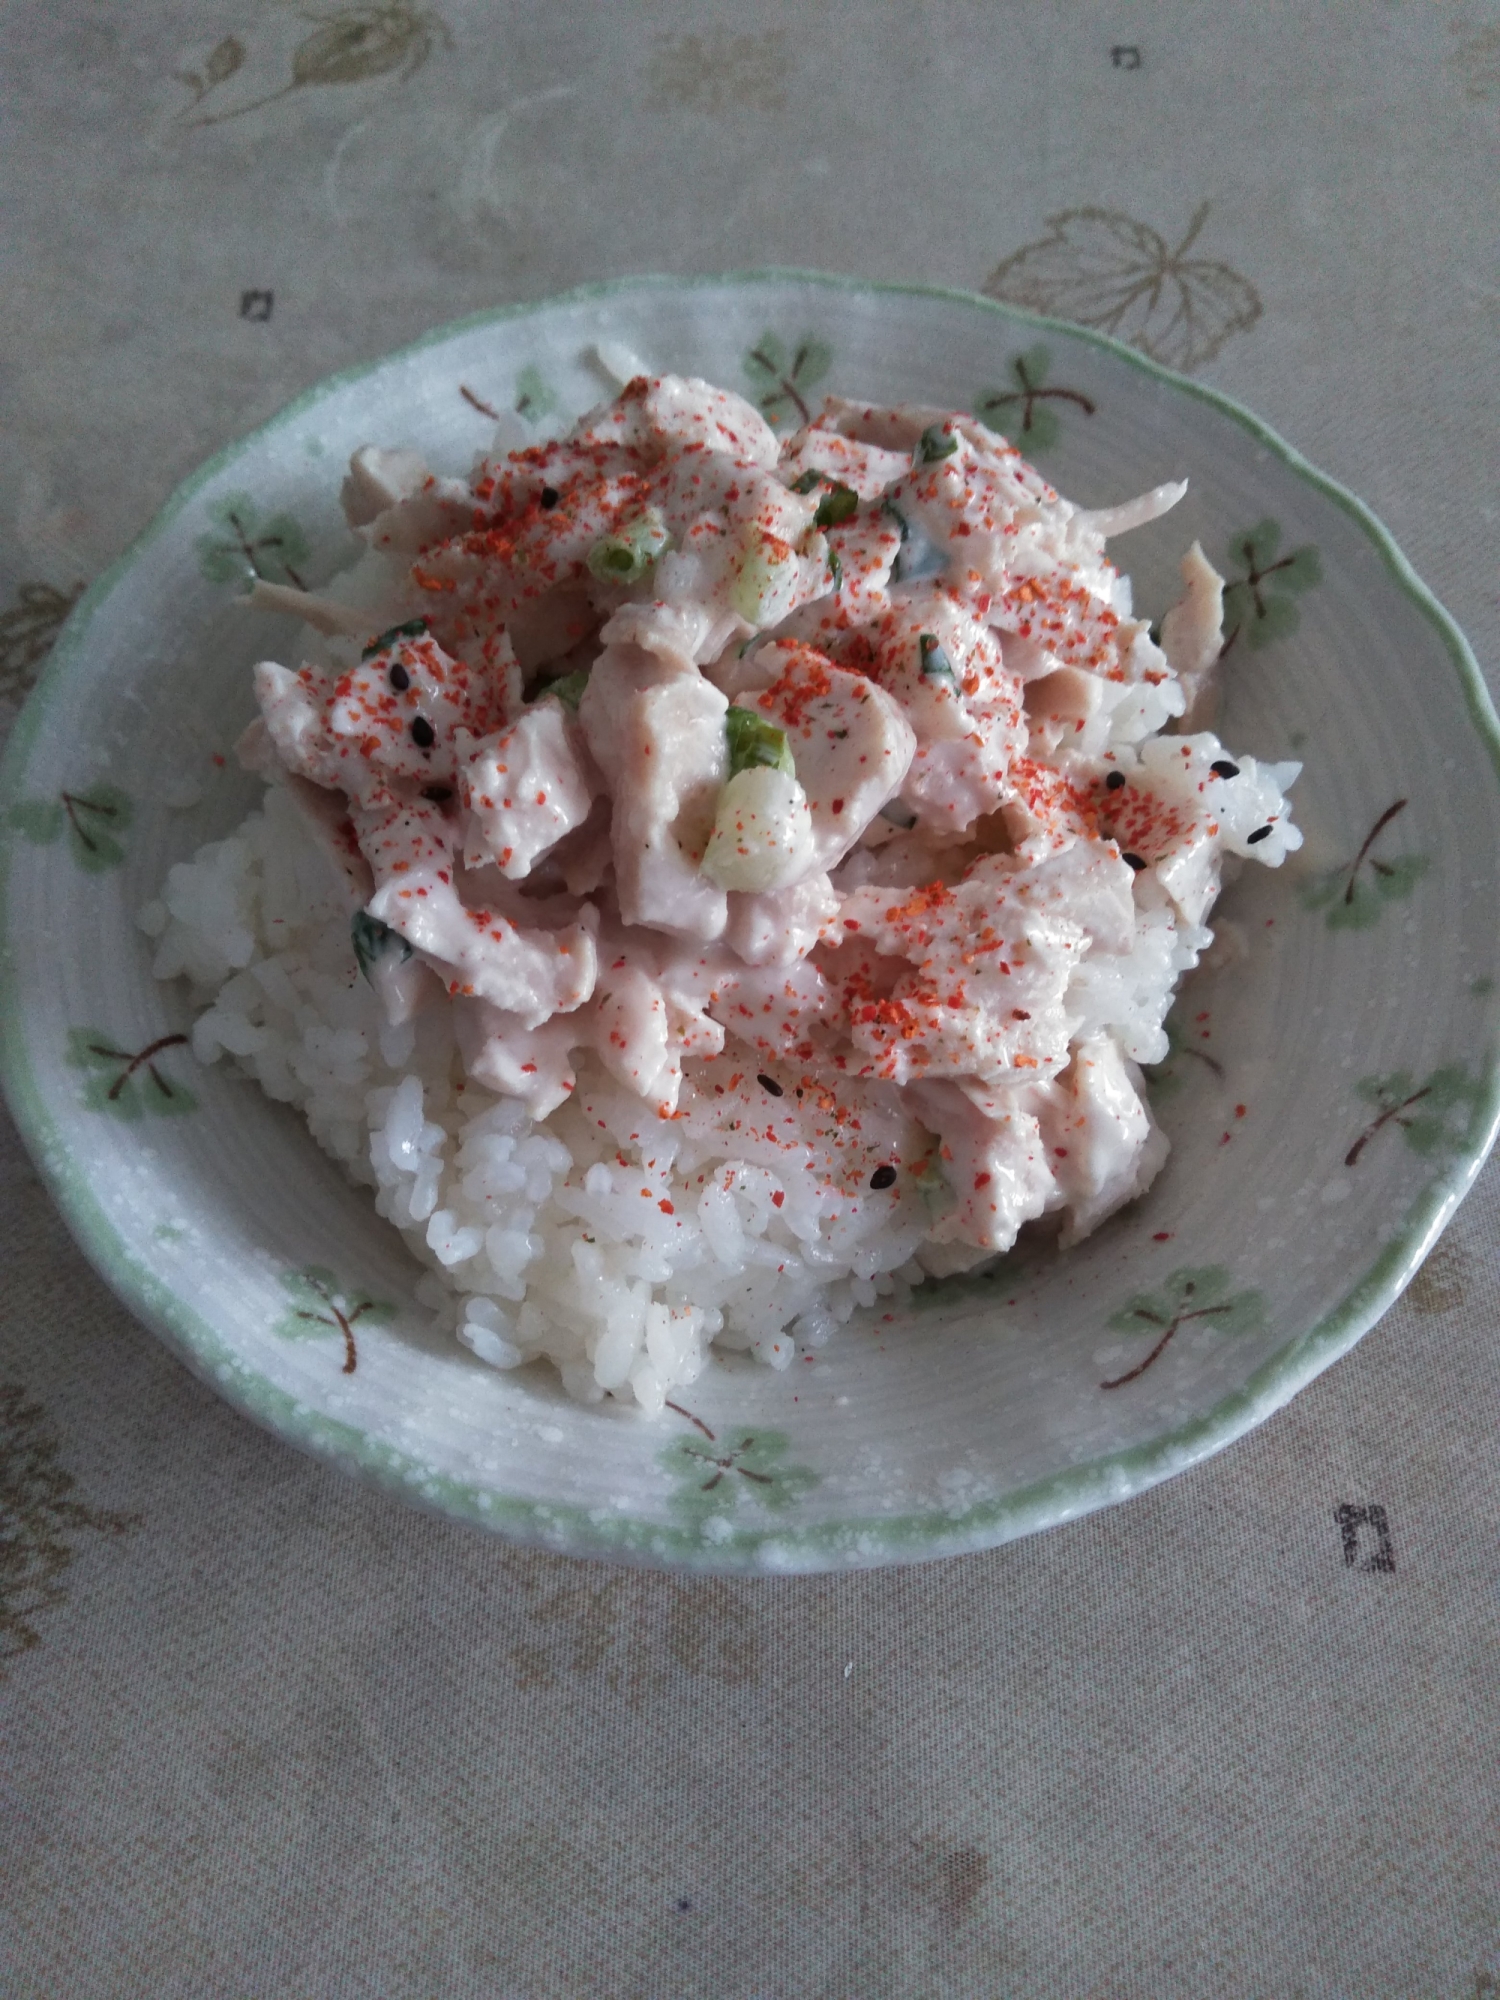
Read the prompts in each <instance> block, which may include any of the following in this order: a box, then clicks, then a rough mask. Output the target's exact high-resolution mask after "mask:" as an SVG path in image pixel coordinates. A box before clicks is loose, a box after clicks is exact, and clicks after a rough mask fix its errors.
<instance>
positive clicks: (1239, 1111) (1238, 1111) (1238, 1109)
mask: <svg viewBox="0 0 1500 2000" xmlns="http://www.w3.org/2000/svg"><path fill="white" fill-rule="evenodd" d="M1234 1115H1235V1117H1236V1118H1243V1117H1244V1115H1245V1106H1244V1105H1243V1104H1237V1105H1236V1106H1235V1107H1234Z"/></svg>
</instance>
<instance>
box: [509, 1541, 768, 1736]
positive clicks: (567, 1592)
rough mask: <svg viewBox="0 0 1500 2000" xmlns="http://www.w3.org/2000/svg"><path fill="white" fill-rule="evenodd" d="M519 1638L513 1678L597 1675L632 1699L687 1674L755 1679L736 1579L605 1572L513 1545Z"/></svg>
mask: <svg viewBox="0 0 1500 2000" xmlns="http://www.w3.org/2000/svg"><path fill="white" fill-rule="evenodd" d="M510 1562H511V1566H512V1569H511V1573H512V1575H514V1576H515V1577H516V1580H517V1581H518V1582H519V1583H520V1586H521V1591H522V1592H523V1593H524V1598H523V1599H522V1606H523V1613H524V1615H525V1618H526V1632H527V1636H526V1638H525V1639H524V1640H523V1641H522V1642H521V1643H520V1644H519V1645H515V1646H512V1647H511V1649H510V1655H509V1657H510V1664H511V1667H512V1669H513V1671H514V1673H515V1676H516V1681H517V1684H518V1686H520V1687H522V1688H526V1689H531V1688H557V1689H566V1688H568V1686H569V1685H570V1684H571V1685H572V1686H573V1687H577V1685H578V1684H579V1682H581V1681H583V1680H585V1679H590V1678H594V1677H597V1679H598V1680H600V1681H602V1682H603V1683H604V1684H605V1686H607V1687H608V1688H609V1689H610V1690H611V1691H612V1692H613V1693H615V1694H617V1695H621V1696H623V1698H624V1699H625V1700H626V1701H628V1702H629V1703H630V1705H631V1706H632V1707H639V1706H641V1705H642V1704H644V1703H646V1702H649V1701H651V1700H652V1699H654V1698H657V1697H659V1696H660V1694H661V1692H662V1690H663V1689H665V1688H668V1687H672V1686H678V1687H680V1686H681V1684H682V1676H683V1675H684V1674H690V1675H693V1676H695V1677H701V1678H703V1679H706V1680H716V1681H720V1682H722V1683H723V1684H724V1685H726V1686H729V1687H738V1686H741V1685H743V1684H744V1683H745V1682H747V1681H753V1680H755V1679H757V1678H759V1674H760V1671H761V1667H762V1660H763V1654H764V1650H765V1641H764V1635H763V1632H762V1630H761V1624H760V1621H759V1620H758V1619H757V1618H756V1616H755V1615H754V1607H753V1605H752V1604H751V1602H750V1601H749V1599H748V1598H747V1596H746V1591H745V1586H744V1584H743V1583H742V1582H739V1581H735V1582H728V1581H725V1580H722V1579H719V1578H715V1577H693V1578H690V1579H688V1580H682V1579H680V1578H677V1577H667V1576H660V1575H656V1576H653V1575H650V1574H648V1573H646V1572H643V1571H630V1570H626V1571H619V1570H616V1571H614V1572H612V1573H611V1572H608V1571H606V1569H605V1567H604V1565H602V1564H600V1563H579V1562H573V1561H569V1560H567V1559H565V1558H558V1557H556V1556H546V1555H542V1554H540V1553H539V1552H537V1551H533V1550H528V1551H525V1552H522V1551H519V1550H518V1551H516V1552H515V1553H514V1554H513V1555H512V1557H511V1558H510Z"/></svg>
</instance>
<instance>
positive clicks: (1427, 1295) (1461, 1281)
mask: <svg viewBox="0 0 1500 2000" xmlns="http://www.w3.org/2000/svg"><path fill="white" fill-rule="evenodd" d="M1478 1275H1479V1273H1478V1271H1477V1270H1476V1269H1475V1263H1474V1259H1473V1258H1472V1257H1471V1256H1470V1255H1469V1253H1468V1251H1467V1250H1465V1248H1464V1247H1463V1245H1462V1244H1461V1243H1456V1242H1454V1241H1453V1239H1452V1238H1451V1237H1447V1236H1445V1237H1444V1238H1443V1239H1442V1241H1441V1242H1440V1243H1438V1244H1437V1245H1436V1246H1435V1247H1434V1248H1433V1249H1431V1250H1429V1251H1428V1253H1427V1258H1426V1261H1425V1262H1424V1263H1423V1265H1422V1268H1421V1270H1420V1271H1418V1273H1417V1275H1416V1276H1415V1277H1414V1278H1413V1279H1412V1281H1411V1288H1410V1290H1409V1291H1408V1292H1407V1294H1406V1296H1407V1300H1408V1302H1409V1303H1410V1305H1411V1309H1412V1311H1413V1312H1415V1313H1420V1314H1421V1315H1422V1317H1423V1319H1431V1318H1434V1317H1435V1316H1436V1315H1437V1314H1439V1313H1448V1312H1454V1311H1455V1310H1456V1309H1457V1308H1458V1307H1459V1306H1461V1305H1464V1304H1466V1303H1467V1301H1468V1297H1469V1287H1470V1286H1471V1285H1472V1284H1473V1282H1474V1280H1475V1278H1476V1277H1478Z"/></svg>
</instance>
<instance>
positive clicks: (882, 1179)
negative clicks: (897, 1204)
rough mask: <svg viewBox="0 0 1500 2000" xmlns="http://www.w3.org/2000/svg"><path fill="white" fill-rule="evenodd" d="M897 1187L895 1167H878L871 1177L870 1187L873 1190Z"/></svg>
mask: <svg viewBox="0 0 1500 2000" xmlns="http://www.w3.org/2000/svg"><path fill="white" fill-rule="evenodd" d="M895 1185H896V1169H895V1168H894V1167H877V1168H876V1169H875V1171H874V1173H873V1174H871V1176H870V1186H871V1187H872V1188H888V1187H894V1186H895Z"/></svg>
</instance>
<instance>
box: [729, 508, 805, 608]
mask: <svg viewBox="0 0 1500 2000" xmlns="http://www.w3.org/2000/svg"><path fill="white" fill-rule="evenodd" d="M791 553H792V552H791V550H790V549H789V548H788V546H787V544H786V543H785V542H782V541H778V540H776V539H775V538H774V537H768V536H765V535H762V534H761V532H760V531H759V530H758V529H752V530H751V534H750V540H749V543H748V546H747V547H746V549H745V553H744V556H743V558H742V560H741V562H740V570H739V575H738V576H737V577H736V578H735V580H734V584H733V587H732V589H731V591H730V595H729V603H730V608H731V609H732V610H734V611H735V612H737V613H738V614H739V616H740V617H741V618H743V619H744V621H745V623H746V624H747V625H768V624H774V623H775V622H776V620H777V619H779V618H781V617H783V616H784V615H785V610H786V607H785V606H784V605H783V606H781V607H780V608H778V606H777V597H778V594H779V590H780V586H781V584H782V582H783V581H784V580H785V578H786V576H787V569H786V564H787V562H788V559H789V558H790V556H791ZM768 613H770V614H772V615H770V616H768V615H767V614H768Z"/></svg>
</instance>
